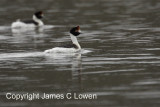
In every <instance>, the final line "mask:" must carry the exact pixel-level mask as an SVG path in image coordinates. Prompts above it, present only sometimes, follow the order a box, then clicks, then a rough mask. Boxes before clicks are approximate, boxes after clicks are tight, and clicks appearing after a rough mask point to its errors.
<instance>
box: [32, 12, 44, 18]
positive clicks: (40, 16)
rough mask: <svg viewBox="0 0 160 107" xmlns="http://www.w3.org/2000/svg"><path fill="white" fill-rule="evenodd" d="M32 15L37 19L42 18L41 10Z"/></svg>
mask: <svg viewBox="0 0 160 107" xmlns="http://www.w3.org/2000/svg"><path fill="white" fill-rule="evenodd" d="M34 15H35V16H36V17H37V18H38V19H42V18H43V16H44V15H43V12H42V11H38V12H35V13H34Z"/></svg>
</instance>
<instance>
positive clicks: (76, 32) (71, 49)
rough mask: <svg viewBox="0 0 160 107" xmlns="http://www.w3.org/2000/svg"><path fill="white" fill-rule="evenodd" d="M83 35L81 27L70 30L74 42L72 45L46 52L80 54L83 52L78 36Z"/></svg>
mask: <svg viewBox="0 0 160 107" xmlns="http://www.w3.org/2000/svg"><path fill="white" fill-rule="evenodd" d="M80 34H81V30H80V27H79V26H77V27H74V28H72V29H71V30H70V37H71V40H72V44H70V45H66V46H63V47H55V48H52V49H49V50H46V51H45V53H56V52H61V53H69V52H78V51H80V50H81V46H80V44H79V43H78V40H77V36H78V35H80Z"/></svg>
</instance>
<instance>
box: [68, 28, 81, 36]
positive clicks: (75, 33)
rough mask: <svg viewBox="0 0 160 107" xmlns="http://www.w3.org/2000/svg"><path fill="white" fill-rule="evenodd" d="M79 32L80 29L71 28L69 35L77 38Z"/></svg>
mask: <svg viewBox="0 0 160 107" xmlns="http://www.w3.org/2000/svg"><path fill="white" fill-rule="evenodd" d="M79 30H80V27H79V26H77V27H74V28H72V29H71V30H70V33H71V34H73V35H74V36H78V35H79V34H81V33H80V32H79Z"/></svg>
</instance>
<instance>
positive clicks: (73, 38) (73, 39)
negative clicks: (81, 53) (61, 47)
mask: <svg viewBox="0 0 160 107" xmlns="http://www.w3.org/2000/svg"><path fill="white" fill-rule="evenodd" d="M70 37H71V40H72V42H73V44H75V45H76V46H77V47H78V49H81V46H80V45H79V43H78V40H77V38H76V36H74V35H72V34H71V33H70Z"/></svg>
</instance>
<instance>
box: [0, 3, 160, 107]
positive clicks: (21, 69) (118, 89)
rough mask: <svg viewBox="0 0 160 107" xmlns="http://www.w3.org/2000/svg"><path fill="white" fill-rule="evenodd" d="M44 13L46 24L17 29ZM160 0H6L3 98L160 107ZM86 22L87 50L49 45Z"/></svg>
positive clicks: (1, 31) (1, 28)
mask: <svg viewBox="0 0 160 107" xmlns="http://www.w3.org/2000/svg"><path fill="white" fill-rule="evenodd" d="M36 10H43V11H44V14H45V17H46V18H45V19H44V23H45V24H46V25H45V26H44V28H39V29H38V28H37V29H35V30H29V31H28V30H25V29H23V30H21V31H17V30H13V29H11V28H10V24H11V23H12V22H13V21H15V20H16V19H18V18H30V17H31V16H32V13H33V12H34V11H36ZM159 10H160V1H158V0H76V1H75V0H43V1H37V0H32V1H28V0H1V1H0V12H1V18H0V82H1V83H0V96H1V98H0V99H1V100H0V106H2V107H9V106H11V107H12V106H14V107H18V106H20V107H28V106H34V107H44V106H49V107H51V106H52V107H53V106H60V107H75V106H79V107H82V106H83V107H100V106H105V107H106V106H109V107H132V106H133V107H144V106H145V107H151V106H153V107H158V105H159V104H160V102H159V101H160V90H159V89H160V72H159V68H160V53H159V51H160V47H159V46H160V21H159V18H160V17H159ZM76 25H80V26H81V30H82V31H83V35H81V36H80V37H78V40H79V42H80V44H81V46H82V48H83V52H82V53H81V54H78V53H76V54H54V55H46V54H44V53H43V52H44V51H45V50H47V49H51V48H53V47H54V46H56V45H59V44H63V43H64V42H69V41H70V38H69V35H68V31H69V29H70V28H71V27H73V26H76ZM7 92H12V93H40V94H43V93H63V94H66V93H70V92H71V93H93V94H97V96H98V98H97V99H96V100H74V99H71V100H33V101H28V100H23V101H20V100H18V101H15V100H7V99H6V98H5V94H6V93H7Z"/></svg>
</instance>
